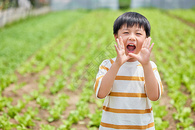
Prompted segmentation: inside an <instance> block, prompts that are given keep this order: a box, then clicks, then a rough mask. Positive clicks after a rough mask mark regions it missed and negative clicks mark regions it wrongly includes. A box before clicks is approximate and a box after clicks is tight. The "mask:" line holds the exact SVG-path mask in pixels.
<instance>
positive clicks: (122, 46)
mask: <svg viewBox="0 0 195 130" xmlns="http://www.w3.org/2000/svg"><path fill="white" fill-rule="evenodd" d="M120 45H121V48H122V49H124V43H123V38H122V37H121V36H120Z"/></svg>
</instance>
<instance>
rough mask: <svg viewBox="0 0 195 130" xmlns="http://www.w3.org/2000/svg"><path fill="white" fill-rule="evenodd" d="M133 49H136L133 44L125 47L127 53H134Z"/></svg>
mask: <svg viewBox="0 0 195 130" xmlns="http://www.w3.org/2000/svg"><path fill="white" fill-rule="evenodd" d="M135 49H136V46H135V45H134V44H128V45H127V51H128V53H132V52H134V50H135Z"/></svg>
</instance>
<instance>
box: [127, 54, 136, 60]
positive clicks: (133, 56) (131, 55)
mask: <svg viewBox="0 0 195 130" xmlns="http://www.w3.org/2000/svg"><path fill="white" fill-rule="evenodd" d="M128 55H129V56H130V57H132V58H136V59H138V55H137V54H134V53H128Z"/></svg>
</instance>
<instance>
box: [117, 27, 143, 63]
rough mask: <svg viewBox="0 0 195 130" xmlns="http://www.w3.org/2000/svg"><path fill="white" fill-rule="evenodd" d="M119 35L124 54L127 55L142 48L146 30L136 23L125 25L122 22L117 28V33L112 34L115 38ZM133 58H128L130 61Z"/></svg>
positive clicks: (136, 52)
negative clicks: (131, 25) (129, 25)
mask: <svg viewBox="0 0 195 130" xmlns="http://www.w3.org/2000/svg"><path fill="white" fill-rule="evenodd" d="M120 36H121V37H122V39H123V43H124V48H125V54H126V55H128V53H135V54H138V53H139V52H140V50H141V48H142V44H143V43H144V40H145V39H146V32H145V30H144V28H143V27H141V28H140V27H139V26H137V25H134V26H133V27H127V25H126V24H124V25H123V26H122V27H121V28H120V29H119V30H118V34H117V35H114V37H115V40H116V39H117V38H119V37H120ZM134 60H135V59H130V61H134Z"/></svg>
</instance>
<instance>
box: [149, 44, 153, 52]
mask: <svg viewBox="0 0 195 130" xmlns="http://www.w3.org/2000/svg"><path fill="white" fill-rule="evenodd" d="M153 46H154V43H152V45H151V46H150V48H149V51H150V52H151V51H152V48H153Z"/></svg>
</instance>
